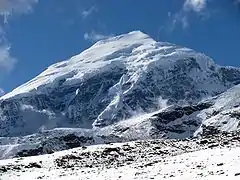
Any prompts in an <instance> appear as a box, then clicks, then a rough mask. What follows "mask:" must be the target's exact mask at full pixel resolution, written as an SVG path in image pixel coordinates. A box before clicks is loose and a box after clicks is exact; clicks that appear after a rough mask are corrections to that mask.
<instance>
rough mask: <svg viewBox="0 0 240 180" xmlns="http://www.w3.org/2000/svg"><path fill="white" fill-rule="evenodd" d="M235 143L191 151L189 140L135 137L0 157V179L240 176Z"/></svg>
mask: <svg viewBox="0 0 240 180" xmlns="http://www.w3.org/2000/svg"><path fill="white" fill-rule="evenodd" d="M239 152H240V147H237V146H231V147H216V148H207V149H203V150H197V146H196V147H194V145H193V144H192V142H191V141H190V140H189V141H186V140H185V141H168V140H166V141H164V140H152V141H136V142H129V143H118V144H108V145H94V146H89V147H81V148H76V149H72V150H67V151H61V152H57V153H54V154H48V155H41V156H35V157H28V158H18V159H10V160H2V161H0V173H1V174H0V179H1V180H26V179H54V180H57V179H68V180H80V179H82V180H85V179H92V180H96V179H104V180H107V179H109V180H110V179H111V180H112V179H170V180H193V179H198V180H215V179H217V180H226V179H229V180H235V179H240V169H239V163H240V155H239Z"/></svg>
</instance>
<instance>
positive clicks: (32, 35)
mask: <svg viewBox="0 0 240 180" xmlns="http://www.w3.org/2000/svg"><path fill="white" fill-rule="evenodd" d="M239 4H240V0H0V94H1V93H2V92H1V91H3V90H4V91H5V92H9V91H10V90H12V89H13V88H15V87H17V86H19V85H21V84H22V83H24V82H26V81H28V80H30V79H32V78H33V77H34V76H36V75H37V74H39V73H40V72H41V71H43V70H44V69H46V68H47V66H49V65H51V64H53V63H55V62H58V61H61V60H65V59H67V58H69V57H71V56H73V55H75V54H78V53H80V52H81V51H82V50H84V49H86V48H88V47H89V46H91V45H92V44H93V43H94V42H95V41H97V40H99V39H102V38H106V37H110V36H113V35H118V34H122V33H127V32H129V31H133V30H141V31H143V32H145V33H147V34H149V35H150V36H151V37H153V38H154V39H156V40H158V41H168V42H172V43H175V44H179V45H183V46H186V47H190V48H192V49H195V50H196V51H200V52H203V53H205V54H207V55H208V56H210V57H212V58H213V60H214V61H215V62H216V63H218V64H220V65H232V66H238V67H239V66H240V55H239V52H240V35H239V34H240V5H239ZM1 89H3V90H1Z"/></svg>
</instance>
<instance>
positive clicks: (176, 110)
mask: <svg viewBox="0 0 240 180" xmlns="http://www.w3.org/2000/svg"><path fill="white" fill-rule="evenodd" d="M212 105H213V104H212V103H211V102H203V103H199V104H193V105H188V106H183V107H181V106H172V107H170V108H168V109H166V110H164V111H162V112H160V113H158V114H155V115H153V116H152V119H151V122H152V125H153V126H154V127H156V129H157V130H158V131H157V132H158V133H162V132H166V133H167V132H173V133H177V134H182V133H184V132H185V131H186V129H188V127H193V130H197V129H198V128H199V127H200V125H201V123H202V122H201V121H199V120H198V118H197V117H192V118H188V119H187V120H183V121H181V122H180V124H179V123H175V124H174V125H171V123H172V122H174V121H176V120H178V119H180V118H183V117H184V116H190V115H192V114H193V113H195V112H199V111H202V110H204V109H207V108H209V107H211V106H212ZM157 132H155V133H157Z"/></svg>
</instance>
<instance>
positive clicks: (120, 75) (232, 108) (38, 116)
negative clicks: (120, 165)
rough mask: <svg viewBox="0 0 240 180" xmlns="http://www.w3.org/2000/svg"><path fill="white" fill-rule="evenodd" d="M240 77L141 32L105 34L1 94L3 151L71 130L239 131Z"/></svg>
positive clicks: (100, 135)
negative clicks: (204, 129)
mask: <svg viewBox="0 0 240 180" xmlns="http://www.w3.org/2000/svg"><path fill="white" fill-rule="evenodd" d="M239 83H240V68H234V67H221V66H219V65H216V64H215V63H214V62H213V60H212V59H211V58H209V57H207V56H206V55H204V54H202V53H198V52H195V51H194V50H191V49H188V48H184V47H181V46H177V45H174V44H170V43H166V42H156V41H155V40H153V39H152V38H150V37H149V36H148V35H146V34H144V33H142V32H140V31H134V32H130V33H128V34H124V35H120V36H117V37H113V38H109V39H106V40H102V41H99V42H97V43H96V44H94V45H93V46H92V47H90V48H89V49H87V50H85V51H84V52H82V53H80V54H79V55H76V56H74V57H72V58H70V59H69V60H66V61H63V62H59V63H56V64H54V65H52V66H50V67H48V68H47V69H46V70H45V71H44V72H42V73H41V74H40V75H38V76H37V77H35V78H34V79H32V80H31V81H29V82H27V83H25V84H23V85H22V86H20V87H18V88H16V89H14V90H13V91H12V92H10V93H8V94H6V95H4V96H2V97H1V98H0V137H2V138H0V139H1V141H0V145H1V149H0V153H1V154H2V155H5V156H4V157H10V156H13V155H14V154H16V153H17V152H18V151H19V150H23V149H26V148H27V149H29V148H35V147H39V143H40V142H43V141H44V142H51V143H52V142H53V139H54V138H55V139H54V143H57V144H58V145H59V143H61V142H62V139H61V138H60V140H59V139H56V138H59V137H60V136H65V135H68V134H78V135H81V136H83V137H92V138H93V141H92V140H90V141H91V143H99V142H104V140H103V139H106V137H107V138H108V139H109V138H110V139H111V138H112V140H113V141H114V140H118V141H123V140H134V139H145V138H150V137H156V138H159V137H164V138H186V137H191V136H193V135H198V134H200V133H201V132H202V131H203V127H205V125H206V126H214V127H216V128H219V129H221V130H236V129H237V128H238V122H239V120H240V117H239V116H240V115H239V104H240V100H239V97H240V90H239V88H240V87H239V85H238V84H239ZM46 137H48V138H49V137H50V140H49V141H48V139H46ZM51 138H53V139H51ZM62 138H63V139H64V137H62ZM64 142H65V141H64ZM51 143H48V144H51ZM9 144H10V145H9ZM12 144H14V146H12ZM45 144H46V143H45ZM58 147H60V146H58ZM61 147H62V146H61ZM69 147H70V146H69ZM55 148H56V147H55ZM64 148H66V147H65V146H64V147H62V148H59V149H58V148H57V149H55V150H61V149H64ZM46 152H47V151H46ZM46 152H45V153H46Z"/></svg>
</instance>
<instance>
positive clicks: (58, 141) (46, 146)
mask: <svg viewBox="0 0 240 180" xmlns="http://www.w3.org/2000/svg"><path fill="white" fill-rule="evenodd" d="M52 144H53V146H52ZM86 144H94V139H93V137H85V136H77V135H75V134H68V135H66V136H60V137H55V138H52V139H47V140H46V141H44V142H42V143H41V144H40V145H39V147H37V148H34V149H28V150H22V151H20V152H18V153H17V154H16V157H28V156H37V155H42V154H52V153H54V152H55V151H59V150H67V149H72V148H76V147H81V146H83V145H86Z"/></svg>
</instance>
